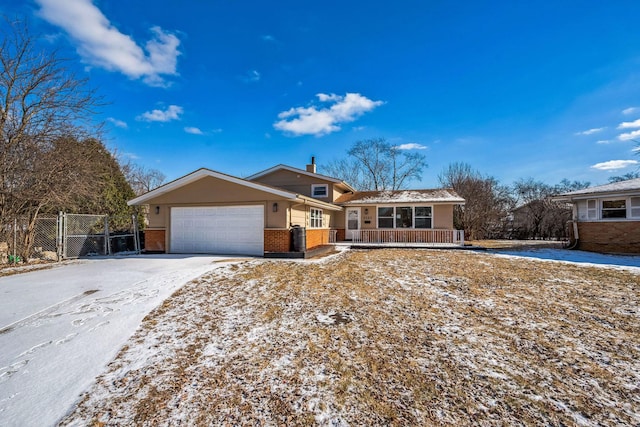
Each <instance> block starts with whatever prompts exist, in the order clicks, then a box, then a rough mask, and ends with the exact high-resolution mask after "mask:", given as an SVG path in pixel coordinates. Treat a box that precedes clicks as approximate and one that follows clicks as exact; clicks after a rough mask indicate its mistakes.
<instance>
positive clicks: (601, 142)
mask: <svg viewBox="0 0 640 427" xmlns="http://www.w3.org/2000/svg"><path fill="white" fill-rule="evenodd" d="M611 142H612V141H611V140H608V139H601V140H599V141H596V144H611Z"/></svg>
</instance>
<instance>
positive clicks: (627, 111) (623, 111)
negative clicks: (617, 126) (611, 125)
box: [622, 107, 640, 116]
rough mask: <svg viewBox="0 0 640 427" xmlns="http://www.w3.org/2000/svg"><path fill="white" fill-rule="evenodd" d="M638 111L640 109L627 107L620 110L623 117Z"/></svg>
mask: <svg viewBox="0 0 640 427" xmlns="http://www.w3.org/2000/svg"><path fill="white" fill-rule="evenodd" d="M638 110H640V108H638V107H629V108H625V109H624V110H622V114H624V115H625V116H628V115H629V114H633V113H635V112H636V111H638Z"/></svg>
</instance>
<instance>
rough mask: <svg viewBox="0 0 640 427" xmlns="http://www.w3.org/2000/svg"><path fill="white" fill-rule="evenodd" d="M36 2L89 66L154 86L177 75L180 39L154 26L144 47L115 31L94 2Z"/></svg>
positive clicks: (42, 15) (52, 0)
mask: <svg viewBox="0 0 640 427" xmlns="http://www.w3.org/2000/svg"><path fill="white" fill-rule="evenodd" d="M36 2H37V3H38V4H39V5H40V7H41V9H40V11H39V14H40V16H41V17H42V18H44V19H45V20H46V21H48V22H49V23H51V24H53V25H57V26H59V27H61V28H62V29H64V30H65V31H66V32H67V33H68V34H69V35H70V36H71V38H72V39H73V40H74V42H75V43H76V44H77V46H76V47H77V50H78V53H79V54H80V56H82V58H83V60H84V61H85V62H86V63H88V64H90V65H93V66H97V67H101V68H105V69H107V70H110V71H119V72H121V73H122V74H124V75H126V76H128V77H130V78H133V79H138V78H142V79H143V81H144V82H145V83H146V84H148V85H150V86H167V82H166V81H165V79H164V77H163V76H171V75H176V74H177V71H176V67H177V60H178V56H179V55H180V51H179V50H178V47H179V45H180V40H179V39H178V38H177V37H176V36H175V35H174V34H171V33H168V32H166V31H163V30H162V29H161V28H160V27H152V28H151V33H152V38H151V40H149V41H147V43H146V44H145V46H144V48H142V47H140V46H139V45H138V44H137V43H136V42H135V41H134V40H133V39H132V38H131V37H130V36H127V35H125V34H122V33H121V32H120V31H119V30H118V29H117V28H115V27H114V26H113V24H111V22H109V20H108V19H107V17H106V16H104V15H103V14H102V12H101V11H100V9H98V8H97V7H96V6H95V5H94V4H93V2H92V0H74V1H59V0H36Z"/></svg>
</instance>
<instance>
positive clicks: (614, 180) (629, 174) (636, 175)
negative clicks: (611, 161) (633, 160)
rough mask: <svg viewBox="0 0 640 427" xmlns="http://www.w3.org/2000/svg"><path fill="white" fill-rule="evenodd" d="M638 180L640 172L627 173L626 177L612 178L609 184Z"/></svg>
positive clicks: (617, 176)
mask: <svg viewBox="0 0 640 427" xmlns="http://www.w3.org/2000/svg"><path fill="white" fill-rule="evenodd" d="M639 153H640V151H639ZM636 178H640V172H627V173H625V174H624V175H616V176H610V177H609V182H611V183H613V182H620V181H627V180H629V179H636Z"/></svg>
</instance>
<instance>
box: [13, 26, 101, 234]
mask: <svg viewBox="0 0 640 427" xmlns="http://www.w3.org/2000/svg"><path fill="white" fill-rule="evenodd" d="M0 40H1V41H0V218H8V217H11V216H17V215H21V216H26V217H27V218H28V219H29V223H30V224H31V226H32V227H33V224H35V219H36V218H37V216H38V214H39V213H40V211H41V210H42V209H43V208H44V207H45V206H47V205H51V204H52V203H53V202H54V201H55V200H56V198H57V197H62V195H64V194H65V191H66V190H65V189H67V188H68V187H67V182H68V179H71V178H72V177H73V174H74V173H73V172H70V173H67V175H66V176H65V174H64V173H65V171H68V170H69V169H68V167H71V166H77V162H80V161H81V159H79V158H73V156H72V155H71V153H64V150H60V146H61V144H63V143H64V141H66V140H68V138H71V139H74V140H84V139H86V138H87V137H88V136H90V135H96V134H97V133H98V130H99V127H98V126H95V125H93V124H92V117H93V113H94V109H95V108H96V107H97V106H98V105H100V99H99V97H97V96H96V94H95V92H94V91H92V90H90V89H87V80H86V79H80V78H77V77H76V76H75V75H74V74H73V73H71V72H70V71H69V69H68V68H67V67H66V65H67V64H66V62H65V61H64V60H63V59H61V58H60V57H59V56H58V55H57V53H56V52H55V51H47V50H44V49H41V48H39V47H38V39H37V38H36V37H34V36H33V35H31V34H30V33H29V30H28V27H27V25H26V24H25V23H24V22H21V21H10V20H9V19H4V20H1V21H0ZM75 170H78V168H76V169H75Z"/></svg>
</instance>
